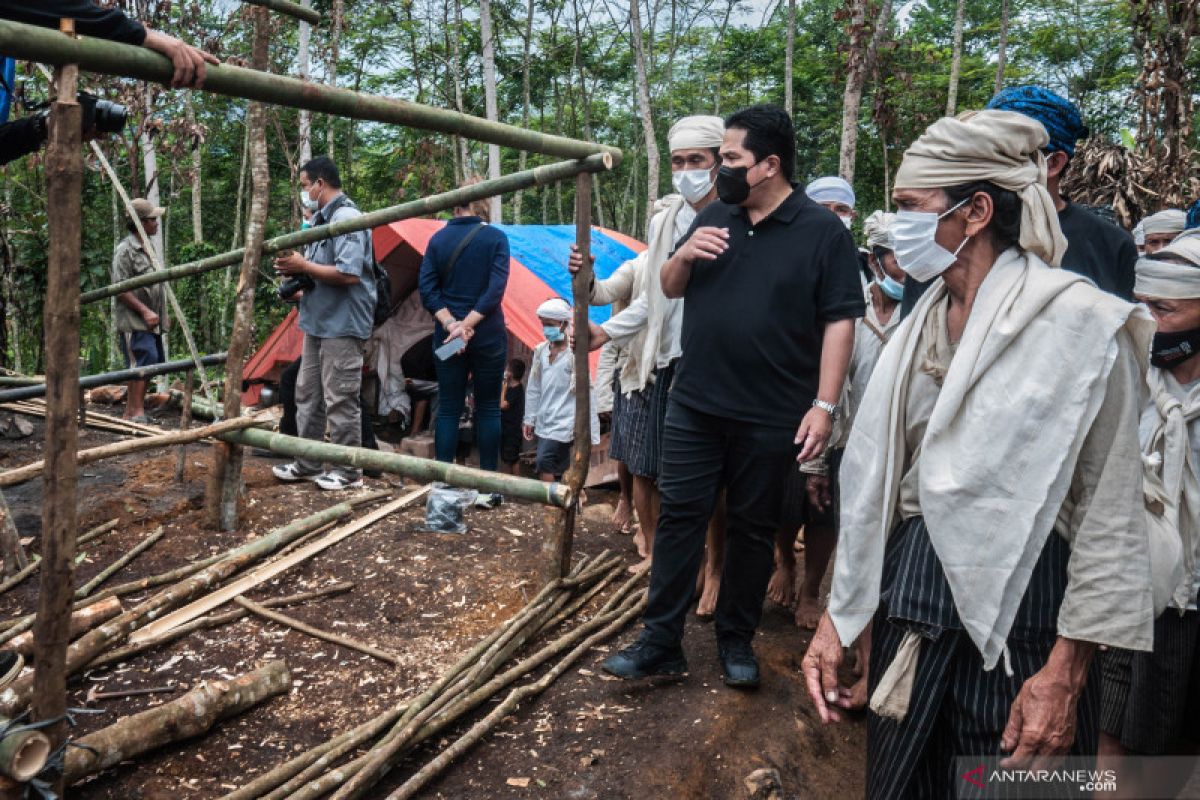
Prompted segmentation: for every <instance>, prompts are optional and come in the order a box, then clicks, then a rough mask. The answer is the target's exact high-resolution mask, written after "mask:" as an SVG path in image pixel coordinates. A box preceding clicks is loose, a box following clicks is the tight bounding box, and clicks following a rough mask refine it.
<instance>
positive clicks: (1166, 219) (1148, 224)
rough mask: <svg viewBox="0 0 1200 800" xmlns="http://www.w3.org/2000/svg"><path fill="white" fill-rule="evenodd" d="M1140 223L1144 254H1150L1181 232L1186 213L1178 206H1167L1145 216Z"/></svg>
mask: <svg viewBox="0 0 1200 800" xmlns="http://www.w3.org/2000/svg"><path fill="white" fill-rule="evenodd" d="M1140 225H1141V226H1142V236H1143V237H1144V239H1143V242H1144V243H1143V250H1144V254H1145V255H1148V256H1152V255H1154V254H1155V253H1157V252H1158V251H1159V250H1161V249H1163V248H1164V247H1166V246H1167V245H1169V244H1170V243H1171V242H1172V241H1173V240H1174V239H1175V237H1176V236H1178V235H1179V234H1181V233H1183V229H1184V228H1185V227H1187V214H1186V213H1184V212H1183V211H1180V210H1179V209H1178V208H1168V209H1165V210H1163V211H1159V212H1158V213H1157V214H1151V215H1150V216H1148V217H1146V218H1145V219H1143V220H1142V221H1141V223H1140Z"/></svg>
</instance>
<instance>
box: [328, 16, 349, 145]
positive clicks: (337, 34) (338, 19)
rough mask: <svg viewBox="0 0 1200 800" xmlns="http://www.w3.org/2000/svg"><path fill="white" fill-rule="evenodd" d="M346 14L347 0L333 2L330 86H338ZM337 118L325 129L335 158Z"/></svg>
mask: <svg viewBox="0 0 1200 800" xmlns="http://www.w3.org/2000/svg"><path fill="white" fill-rule="evenodd" d="M344 14H345V0H333V20H332V22H333V25H332V31H331V33H330V36H329V81H328V83H329V85H330V86H337V80H338V77H337V76H338V57H339V55H340V52H339V50H340V46H341V42H342V17H343V15H344ZM336 119H337V117H334V116H330V117H329V118H328V119H327V120H326V122H325V125H326V128H325V149H326V155H328V156H329V157H330V158H333V157H334V155H333V145H334V130H333V128H334V124H333V123H334V121H335V120H336Z"/></svg>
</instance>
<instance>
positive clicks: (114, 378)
mask: <svg viewBox="0 0 1200 800" xmlns="http://www.w3.org/2000/svg"><path fill="white" fill-rule="evenodd" d="M3 24H4V23H3V22H2V21H0V25H3ZM165 271H166V270H164V272H165ZM121 291H125V290H124V289H122V290H121ZM117 294H119V292H117ZM58 333H61V331H59V332H58ZM56 335H57V334H56ZM226 355H227V354H226V353H213V354H211V355H207V356H201V357H200V363H201V364H203V365H204V366H206V367H211V366H216V365H218V364H224V363H225V357H226ZM75 358H76V357H75V356H72V359H75ZM193 366H194V365H193V364H192V361H191V359H182V360H180V361H166V362H164V363H162V364H155V365H153V366H150V367H134V368H133V369H121V370H116V371H115V372H101V373H99V374H97V375H85V376H83V377H81V378H80V379H79V388H80V389H94V388H95V387H97V386H104V385H105V384H109V383H126V382H127V381H134V380H138V381H140V380H145V379H146V378H153V377H154V376H156V375H166V374H168V373H171V372H187V371H188V370H190V369H192V368H193ZM45 394H46V386H45V384H37V385H34V386H20V387H17V388H16V389H4V390H0V403H11V402H13V401H15V400H28V399H30V398H32V397H42V396H44V395H45ZM75 402H77V401H76V398H75V397H74V396H73V397H72V403H73V404H74V403H75Z"/></svg>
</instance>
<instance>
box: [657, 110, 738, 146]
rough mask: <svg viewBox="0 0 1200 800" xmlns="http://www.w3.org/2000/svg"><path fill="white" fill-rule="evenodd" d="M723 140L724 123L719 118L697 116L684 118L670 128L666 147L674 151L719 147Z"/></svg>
mask: <svg viewBox="0 0 1200 800" xmlns="http://www.w3.org/2000/svg"><path fill="white" fill-rule="evenodd" d="M724 139H725V122H724V120H722V119H721V118H720V117H712V116H705V115H699V116H694V117H684V118H683V119H681V120H679V121H678V122H676V123H675V124H674V125H672V126H671V130H670V131H669V132H668V133H667V146H668V147H669V148H670V149H671V151H672V152H674V151H675V150H690V149H692V148H698V147H703V148H710V147H720V146H721V142H722V141H724Z"/></svg>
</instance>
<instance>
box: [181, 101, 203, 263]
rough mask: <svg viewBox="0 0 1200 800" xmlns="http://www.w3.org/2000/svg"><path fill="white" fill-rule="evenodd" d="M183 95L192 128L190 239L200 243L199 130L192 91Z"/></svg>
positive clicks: (201, 198) (201, 190) (200, 160)
mask: <svg viewBox="0 0 1200 800" xmlns="http://www.w3.org/2000/svg"><path fill="white" fill-rule="evenodd" d="M185 97H186V98H187V121H188V125H189V126H191V128H192V174H191V183H192V241H193V242H195V243H196V244H200V243H201V242H203V241H204V214H203V199H204V194H203V182H202V181H201V178H202V176H203V174H204V170H203V167H204V162H203V157H202V153H201V148H200V141H201V136H200V130H199V128H197V127H196V108H195V105H194V103H193V100H192V93H191V92H188V93H187V94H186V95H185Z"/></svg>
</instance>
